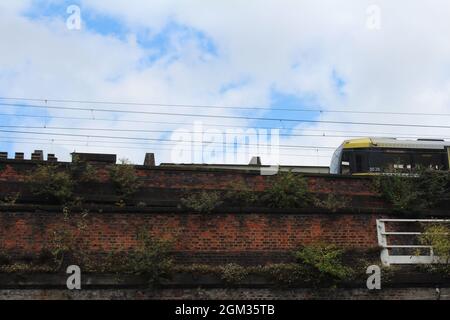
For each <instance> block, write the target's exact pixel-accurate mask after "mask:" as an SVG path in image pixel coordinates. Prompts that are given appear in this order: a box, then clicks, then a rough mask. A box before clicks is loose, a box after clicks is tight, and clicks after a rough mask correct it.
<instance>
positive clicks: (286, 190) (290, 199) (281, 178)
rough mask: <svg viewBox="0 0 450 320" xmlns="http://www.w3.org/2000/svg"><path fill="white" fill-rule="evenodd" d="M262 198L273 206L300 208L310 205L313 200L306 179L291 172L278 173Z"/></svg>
mask: <svg viewBox="0 0 450 320" xmlns="http://www.w3.org/2000/svg"><path fill="white" fill-rule="evenodd" d="M262 198H263V201H264V202H265V203H266V204H267V205H268V206H270V207H273V208H301V207H306V206H308V205H311V203H312V202H313V201H314V197H313V195H312V194H311V193H310V192H309V190H308V181H307V179H306V178H305V177H303V176H301V175H298V174H294V173H292V172H287V173H284V172H283V173H280V174H278V175H277V176H276V178H275V181H274V183H273V184H272V185H271V186H269V187H268V188H267V190H266V191H265V192H264V195H263V197H262Z"/></svg>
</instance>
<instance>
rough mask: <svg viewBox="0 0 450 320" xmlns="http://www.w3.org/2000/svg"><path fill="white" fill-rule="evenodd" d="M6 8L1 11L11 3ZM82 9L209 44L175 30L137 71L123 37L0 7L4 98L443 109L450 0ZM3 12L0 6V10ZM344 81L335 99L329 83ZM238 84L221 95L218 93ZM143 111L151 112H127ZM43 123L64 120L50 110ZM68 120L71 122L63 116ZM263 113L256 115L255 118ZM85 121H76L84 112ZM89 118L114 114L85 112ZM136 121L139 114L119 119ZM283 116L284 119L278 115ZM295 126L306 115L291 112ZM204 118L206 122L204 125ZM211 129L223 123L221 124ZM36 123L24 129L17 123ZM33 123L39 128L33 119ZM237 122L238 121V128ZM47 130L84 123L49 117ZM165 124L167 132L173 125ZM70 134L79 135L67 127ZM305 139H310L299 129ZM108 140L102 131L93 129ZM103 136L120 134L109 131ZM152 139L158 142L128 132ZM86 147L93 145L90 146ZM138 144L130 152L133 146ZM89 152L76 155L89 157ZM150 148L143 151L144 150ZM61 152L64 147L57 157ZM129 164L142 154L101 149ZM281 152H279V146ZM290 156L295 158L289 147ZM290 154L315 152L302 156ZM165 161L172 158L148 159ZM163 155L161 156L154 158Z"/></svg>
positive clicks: (138, 4) (134, 48)
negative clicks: (375, 13) (305, 100)
mask: <svg viewBox="0 0 450 320" xmlns="http://www.w3.org/2000/svg"><path fill="white" fill-rule="evenodd" d="M8 3H11V1H9V2H8ZM82 3H83V5H82V14H83V12H85V11H86V10H88V11H91V10H93V11H95V12H98V13H101V14H103V15H111V16H113V17H115V18H116V19H120V21H122V23H125V24H127V26H128V27H129V28H130V30H133V31H136V32H137V31H142V30H146V31H148V32H149V34H150V35H156V34H158V33H159V32H160V31H161V30H163V29H164V27H165V26H166V25H167V24H169V23H171V22H175V23H177V24H179V25H181V26H187V27H190V28H193V29H194V30H198V31H199V32H202V33H203V34H205V35H206V36H207V37H209V38H210V39H211V40H212V41H213V43H214V45H215V46H216V48H217V52H218V54H217V55H212V54H210V53H208V52H205V51H204V50H203V49H202V47H201V45H200V44H199V43H198V41H197V40H196V38H195V37H192V38H189V39H188V40H186V39H185V38H183V39H182V37H178V36H177V34H176V33H175V34H174V35H172V38H171V42H170V51H169V54H168V55H166V56H162V57H160V59H159V60H157V61H156V62H155V63H153V64H149V65H147V66H145V67H142V65H141V64H140V63H141V61H142V59H144V58H145V57H146V55H147V54H148V53H149V50H151V49H148V48H143V47H140V46H139V44H138V42H136V41H135V40H134V39H135V38H133V35H130V36H129V37H128V38H127V39H128V40H119V39H115V38H113V37H112V36H102V35H98V34H95V33H94V31H93V30H84V31H81V32H73V31H72V32H69V31H68V30H66V29H65V23H64V21H63V19H59V20H57V19H55V20H34V21H30V20H28V19H27V18H23V17H20V16H19V14H18V12H20V11H21V10H24V9H25V8H26V7H27V2H23V3H22V5H16V4H15V5H8V8H5V5H4V4H1V5H0V9H1V8H4V9H5V10H0V12H3V13H0V18H1V19H0V35H1V38H2V46H4V49H7V50H2V59H1V60H0V87H1V88H2V89H1V93H2V94H3V95H7V96H27V97H55V98H60V97H61V98H68V99H98V100H116V101H148V102H166V103H175V104H177V103H186V104H201V105H204V104H216V105H258V106H267V105H268V104H269V103H270V93H271V90H272V89H274V88H275V89H276V90H278V91H282V92H284V93H288V94H293V95H297V96H300V97H301V96H305V95H308V96H313V97H315V98H316V100H317V103H318V104H320V105H322V106H323V107H324V108H326V109H347V108H348V109H356V110H361V111H363V110H382V111H388V110H389V111H398V112H436V113H449V112H450V107H449V101H448V97H449V88H450V73H449V71H450V68H449V67H450V43H449V42H448V40H447V35H448V34H449V31H450V20H448V14H447V13H448V12H449V9H450V4H449V3H448V2H447V1H444V0H441V1H439V0H436V1H432V2H428V3H425V2H423V1H406V0H405V1H395V2H393V1H387V0H383V1H376V2H375V3H373V2H372V1H370V2H369V1H360V0H358V1H357V0H351V1H346V2H345V3H343V2H342V1H332V0H324V1H320V2H317V1H296V0H295V1H294V0H290V1H288V0H286V1H245V2H243V1H237V0H236V1H226V2H225V1H208V2H205V1H199V0H198V1H194V0H193V1H180V0H177V1H175V0H161V1H145V2H144V1H136V0H129V1H119V0H108V1H106V0H90V1H83V2H82ZM370 4H377V5H379V7H380V9H381V17H382V20H381V29H380V30H379V31H371V30H369V29H367V28H366V18H367V16H366V8H367V7H368V5H370ZM2 6H3V7H2ZM336 75H337V76H339V77H340V78H342V79H343V80H344V82H345V84H344V87H343V88H342V90H343V92H344V93H345V95H342V94H340V93H339V90H338V88H336V85H335V83H334V80H333V76H336ZM233 83H243V85H241V86H237V87H235V88H233V89H232V90H229V91H225V92H224V91H222V90H221V89H222V88H224V87H226V86H228V85H230V84H233ZM133 109H134V110H149V107H133ZM151 110H155V111H166V112H167V111H168V112H194V111H195V112H197V113H203V114H213V113H217V112H218V111H220V114H222V115H227V114H236V113H237V112H231V111H229V110H228V111H227V110H210V109H205V110H201V111H198V110H197V109H187V110H183V109H182V110H180V109H176V110H175V109H168V108H167V107H160V108H155V107H153V108H152V109H151ZM51 114H53V115H61V114H67V112H51ZM70 114H73V113H72V112H71V113H70ZM259 114H262V113H259ZM84 116H86V114H84ZM94 116H96V117H112V115H108V114H95V115H94ZM117 116H118V117H119V118H120V119H142V117H143V116H139V115H128V116H124V115H117ZM287 116H289V114H288V115H285V117H287ZM292 117H295V118H303V117H305V114H302V113H295V114H293V115H292ZM146 119H149V120H154V121H177V122H186V123H192V122H193V120H195V119H192V118H183V117H179V118H176V117H173V116H158V117H157V116H155V117H146ZM320 119H323V120H336V121H361V122H383V121H384V122H392V123H395V122H397V123H408V122H409V123H426V124H444V125H445V124H447V123H448V117H408V118H405V116H394V115H392V116H389V117H386V116H385V115H367V114H365V115H361V114H360V115H351V114H338V113H336V114H323V115H322V116H321V118H320ZM205 122H207V121H206V120H205ZM210 122H215V123H221V124H232V123H236V121H234V120H231V119H228V120H227V119H215V120H210ZM31 123H36V121H27V122H25V124H31ZM39 123H41V122H39ZM246 123H247V121H240V122H239V124H240V125H244V124H246ZM50 124H53V125H64V126H81V125H88V124H87V123H80V121H62V120H57V119H54V120H52V121H51V122H50ZM89 125H96V126H102V127H109V128H116V129H127V128H138V129H139V128H141V129H144V128H146V129H149V128H150V129H156V130H158V129H160V130H165V129H167V126H164V125H151V126H150V125H145V124H131V123H119V122H106V123H102V124H99V123H96V122H90V123H89ZM171 128H173V127H171ZM298 128H309V129H313V130H327V129H328V130H329V129H331V130H344V131H345V130H350V131H351V130H353V131H358V130H359V131H373V132H392V133H414V134H419V135H420V134H435V135H437V136H439V135H441V136H450V132H449V131H448V130H446V129H440V130H439V129H435V130H431V129H424V128H394V127H371V126H363V125H362V126H350V125H331V124H316V125H311V124H308V125H302V126H299V127H298ZM71 132H74V133H79V132H77V131H75V130H74V131H71ZM308 133H311V132H308ZM97 134H107V133H97ZM110 134H111V135H122V136H123V135H126V133H114V132H111V133H110ZM136 136H140V137H153V138H156V137H160V136H161V135H158V134H146V135H142V134H139V135H138V134H136ZM91 140H92V139H91ZM341 140H342V138H329V139H326V138H311V137H304V138H302V137H292V138H289V139H286V138H283V139H282V141H281V144H289V143H291V144H298V145H331V146H336V145H337V144H339V143H340V141H341ZM136 147H138V146H137V145H136ZM96 149H97V148H89V149H86V148H82V150H89V151H96ZM149 149H150V148H149ZM58 151H60V152H66V151H65V149H61V150H58ZM99 151H108V152H117V153H119V154H120V155H121V156H125V155H126V156H128V157H130V158H131V159H132V160H133V161H135V162H142V159H143V153H144V150H135V151H132V150H129V151H125V150H119V149H118V148H117V149H114V148H106V149H104V150H99ZM281 152H282V153H289V152H288V151H287V150H283V151H281ZM290 152H291V153H294V152H292V151H290ZM296 152H297V154H299V153H301V154H314V152H315V151H314V152H313V153H310V152H307V151H305V150H301V151H296ZM157 153H158V155H161V156H162V157H164V158H163V160H164V161H170V159H169V158H168V156H169V154H170V152H169V151H167V152H163V153H161V152H157ZM281 158H282V159H283V161H284V162H290V163H297V164H298V163H299V162H300V161H301V163H303V164H317V163H319V164H322V165H327V164H328V161H329V160H328V159H326V158H303V159H302V158H298V157H295V158H289V157H284V156H282V157H281ZM158 159H161V157H158Z"/></svg>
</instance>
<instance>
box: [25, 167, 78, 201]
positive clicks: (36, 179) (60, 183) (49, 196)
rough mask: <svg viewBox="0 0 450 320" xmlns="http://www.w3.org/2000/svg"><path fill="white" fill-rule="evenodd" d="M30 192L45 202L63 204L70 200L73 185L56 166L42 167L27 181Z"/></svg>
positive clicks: (67, 175) (66, 174)
mask: <svg viewBox="0 0 450 320" xmlns="http://www.w3.org/2000/svg"><path fill="white" fill-rule="evenodd" d="M27 182H28V183H29V185H30V189H31V192H32V193H33V194H34V195H37V196H40V197H42V198H44V199H45V200H47V201H51V202H53V201H56V202H58V203H64V202H66V201H68V200H70V199H71V198H72V195H73V187H74V183H73V181H72V178H71V176H70V175H69V174H68V173H67V172H64V171H61V170H58V166H56V165H48V164H47V165H42V166H39V167H38V168H37V169H36V170H35V171H33V172H32V173H31V175H30V176H29V177H28V181H27Z"/></svg>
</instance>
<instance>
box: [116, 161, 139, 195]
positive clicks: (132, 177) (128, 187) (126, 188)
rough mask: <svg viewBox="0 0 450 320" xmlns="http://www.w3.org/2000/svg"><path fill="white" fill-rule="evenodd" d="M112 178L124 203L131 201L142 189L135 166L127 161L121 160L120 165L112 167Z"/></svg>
mask: <svg viewBox="0 0 450 320" xmlns="http://www.w3.org/2000/svg"><path fill="white" fill-rule="evenodd" d="M110 177H111V181H112V182H113V184H114V186H115V187H116V190H117V193H118V195H119V197H120V198H121V199H120V200H122V201H125V200H127V199H129V198H130V197H131V196H133V195H134V194H135V193H136V192H137V191H138V190H139V188H140V187H141V183H140V182H139V177H138V176H137V174H136V170H135V169H134V166H133V165H132V164H130V163H129V161H128V160H126V159H124V160H121V164H120V165H115V166H113V167H111V170H110Z"/></svg>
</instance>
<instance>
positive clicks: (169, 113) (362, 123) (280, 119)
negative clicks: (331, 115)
mask: <svg viewBox="0 0 450 320" xmlns="http://www.w3.org/2000/svg"><path fill="white" fill-rule="evenodd" d="M0 105H3V106H6V107H23V108H39V109H56V110H71V111H88V112H94V111H95V112H108V113H122V114H147V115H165V116H180V117H195V118H218V119H242V120H258V121H277V122H298V123H328V124H347V125H366V126H391V127H416V128H441V129H450V126H444V125H425V124H405V123H376V122H356V121H330V120H310V119H292V118H264V117H249V116H231V115H209V114H190V113H171V112H151V111H136V110H127V111H125V110H114V109H96V108H75V107H64V106H40V105H27V104H4V103H3V104H0Z"/></svg>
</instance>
